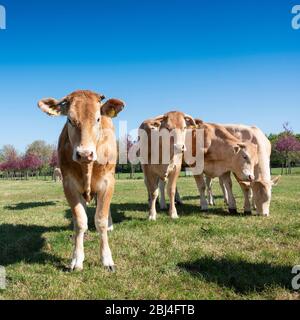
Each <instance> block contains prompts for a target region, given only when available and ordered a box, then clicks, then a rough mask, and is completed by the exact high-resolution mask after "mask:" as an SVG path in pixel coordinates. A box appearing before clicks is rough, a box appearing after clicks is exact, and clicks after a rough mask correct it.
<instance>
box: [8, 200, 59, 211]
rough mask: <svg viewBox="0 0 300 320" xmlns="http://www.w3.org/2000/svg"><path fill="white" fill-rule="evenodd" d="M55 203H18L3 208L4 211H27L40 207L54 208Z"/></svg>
mask: <svg viewBox="0 0 300 320" xmlns="http://www.w3.org/2000/svg"><path fill="white" fill-rule="evenodd" d="M55 205H56V202H54V201H48V202H20V203H16V204H13V205H9V206H5V207H4V209H5V210H12V211H13V210H27V209H34V208H41V207H50V206H55Z"/></svg>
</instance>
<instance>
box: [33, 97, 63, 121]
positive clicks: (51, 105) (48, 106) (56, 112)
mask: <svg viewBox="0 0 300 320" xmlns="http://www.w3.org/2000/svg"><path fill="white" fill-rule="evenodd" d="M38 107H39V108H40V109H41V110H42V111H43V112H45V113H46V114H48V115H49V116H52V117H57V116H65V115H67V114H68V110H69V102H68V100H67V98H64V99H62V100H56V99H53V98H47V99H42V100H40V101H39V102H38Z"/></svg>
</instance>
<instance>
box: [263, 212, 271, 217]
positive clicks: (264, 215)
mask: <svg viewBox="0 0 300 320" xmlns="http://www.w3.org/2000/svg"><path fill="white" fill-rule="evenodd" d="M262 216H263V217H265V218H269V217H270V214H269V213H267V214H263V215H262Z"/></svg>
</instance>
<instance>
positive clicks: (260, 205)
mask: <svg viewBox="0 0 300 320" xmlns="http://www.w3.org/2000/svg"><path fill="white" fill-rule="evenodd" d="M279 180H280V176H279V177H276V178H273V179H272V180H270V181H263V180H258V181H254V182H252V183H251V187H252V190H253V197H254V202H255V206H256V211H257V214H259V215H263V216H269V215H270V204H271V198H272V187H273V186H277V184H278V182H279Z"/></svg>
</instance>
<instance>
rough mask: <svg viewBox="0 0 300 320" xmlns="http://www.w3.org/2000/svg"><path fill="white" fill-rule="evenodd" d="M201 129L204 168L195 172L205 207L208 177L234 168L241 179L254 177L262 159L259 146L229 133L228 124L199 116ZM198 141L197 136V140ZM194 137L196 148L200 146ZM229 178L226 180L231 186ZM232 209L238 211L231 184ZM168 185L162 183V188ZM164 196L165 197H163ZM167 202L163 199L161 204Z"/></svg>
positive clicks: (230, 203)
mask: <svg viewBox="0 0 300 320" xmlns="http://www.w3.org/2000/svg"><path fill="white" fill-rule="evenodd" d="M195 121H196V123H197V127H198V129H202V130H204V149H205V155H204V171H203V174H201V175H195V176H194V178H195V181H196V183H197V187H198V189H199V192H200V199H201V200H200V202H201V209H202V210H207V209H208V202H207V200H206V197H205V190H206V182H205V179H204V174H205V176H206V177H209V178H215V177H221V176H223V175H224V174H225V173H226V172H228V171H232V172H234V173H235V174H236V176H237V177H238V178H239V180H240V181H244V182H251V181H254V167H255V165H256V164H257V162H258V155H257V146H256V145H255V144H254V143H252V142H243V141H242V140H240V139H238V138H237V137H235V136H233V135H232V134H231V133H229V132H228V131H227V130H226V128H225V127H223V126H221V125H218V124H211V123H203V122H202V121H201V120H198V119H195ZM194 141H195V140H194ZM194 141H193V149H195V148H196V147H197V146H196V145H195V143H194ZM228 183H229V181H227V180H226V181H224V184H225V185H226V186H227V184H228ZM226 189H227V191H228V202H229V211H230V212H236V204H235V199H234V196H233V194H232V191H231V188H229V186H227V188H226ZM163 190H164V188H163V186H162V187H161V192H163ZM161 199H164V197H161ZM163 205H164V204H163V203H161V206H163Z"/></svg>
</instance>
